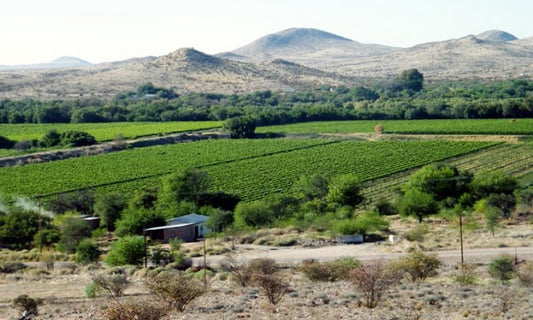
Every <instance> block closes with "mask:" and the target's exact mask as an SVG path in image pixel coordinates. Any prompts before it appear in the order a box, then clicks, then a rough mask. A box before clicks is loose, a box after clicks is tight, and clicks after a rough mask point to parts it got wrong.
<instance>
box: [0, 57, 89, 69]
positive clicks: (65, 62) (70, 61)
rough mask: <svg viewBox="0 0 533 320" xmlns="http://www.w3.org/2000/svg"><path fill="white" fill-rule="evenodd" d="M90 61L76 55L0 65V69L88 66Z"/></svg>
mask: <svg viewBox="0 0 533 320" xmlns="http://www.w3.org/2000/svg"><path fill="white" fill-rule="evenodd" d="M90 65H91V63H90V62H87V61H85V60H82V59H80V58H76V57H59V58H57V59H55V60H54V61H51V62H46V63H38V64H25V65H14V66H0V71H5V70H7V71H17V70H39V69H69V68H79V67H85V66H90Z"/></svg>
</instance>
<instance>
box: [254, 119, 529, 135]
mask: <svg viewBox="0 0 533 320" xmlns="http://www.w3.org/2000/svg"><path fill="white" fill-rule="evenodd" d="M378 124H381V125H382V126H383V129H384V132H385V133H404V134H409V133H413V134H423V133H427V134H523V135H530V134H533V119H438V120H357V121H327V122H307V123H296V124H288V125H279V126H268V127H261V128H258V132H283V133H301V134H305V133H309V134H310V133H358V132H363V133H364V132H373V131H374V127H375V126H376V125H378Z"/></svg>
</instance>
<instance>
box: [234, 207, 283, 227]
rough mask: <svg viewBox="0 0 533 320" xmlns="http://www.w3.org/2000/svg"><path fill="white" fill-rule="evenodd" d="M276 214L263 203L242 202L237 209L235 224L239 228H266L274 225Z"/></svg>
mask: <svg viewBox="0 0 533 320" xmlns="http://www.w3.org/2000/svg"><path fill="white" fill-rule="evenodd" d="M273 217H274V213H273V212H272V209H271V208H270V207H269V206H268V205H267V204H266V203H264V202H262V201H254V202H240V203H239V204H238V205H237V207H235V224H236V225H238V226H252V227H259V226H266V225H269V224H270V223H272V221H273Z"/></svg>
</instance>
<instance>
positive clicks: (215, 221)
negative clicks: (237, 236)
mask: <svg viewBox="0 0 533 320" xmlns="http://www.w3.org/2000/svg"><path fill="white" fill-rule="evenodd" d="M202 214H207V216H209V219H208V220H207V225H208V227H209V228H210V229H211V230H213V232H222V231H224V230H225V229H226V228H227V227H229V226H231V225H232V224H233V220H234V216H233V212H232V211H226V210H222V209H216V208H211V209H209V210H207V212H205V211H204V212H203V213H202Z"/></svg>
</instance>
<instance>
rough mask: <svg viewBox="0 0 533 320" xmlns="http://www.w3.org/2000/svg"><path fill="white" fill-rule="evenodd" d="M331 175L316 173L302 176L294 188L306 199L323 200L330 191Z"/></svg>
mask: <svg viewBox="0 0 533 320" xmlns="http://www.w3.org/2000/svg"><path fill="white" fill-rule="evenodd" d="M329 183H330V177H329V176H327V175H324V174H320V173H315V174H313V175H310V176H301V177H300V179H299V180H297V181H296V182H295V183H294V187H293V189H294V190H295V191H296V193H297V194H298V195H299V196H300V197H301V198H303V199H304V200H307V201H311V200H315V199H316V200H320V201H323V200H325V198H326V195H327V194H328V191H329Z"/></svg>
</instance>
